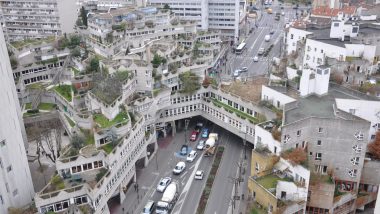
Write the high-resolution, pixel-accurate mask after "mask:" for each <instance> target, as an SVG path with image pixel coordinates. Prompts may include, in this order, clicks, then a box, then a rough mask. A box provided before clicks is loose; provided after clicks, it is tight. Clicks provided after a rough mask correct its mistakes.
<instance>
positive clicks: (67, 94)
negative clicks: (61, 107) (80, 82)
mask: <svg viewBox="0 0 380 214" xmlns="http://www.w3.org/2000/svg"><path fill="white" fill-rule="evenodd" d="M54 91H56V92H57V93H59V94H60V95H61V96H62V97H64V98H65V99H66V100H67V101H69V102H71V100H72V99H73V97H72V94H71V91H72V87H71V85H59V86H56V87H54Z"/></svg>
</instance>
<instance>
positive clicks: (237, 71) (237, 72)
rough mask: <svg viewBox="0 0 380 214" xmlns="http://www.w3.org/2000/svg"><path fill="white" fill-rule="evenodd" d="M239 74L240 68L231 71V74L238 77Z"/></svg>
mask: <svg viewBox="0 0 380 214" xmlns="http://www.w3.org/2000/svg"><path fill="white" fill-rule="evenodd" d="M239 75H240V70H239V69H237V70H235V71H234V73H233V76H234V77H238V76H239Z"/></svg>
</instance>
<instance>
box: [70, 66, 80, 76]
mask: <svg viewBox="0 0 380 214" xmlns="http://www.w3.org/2000/svg"><path fill="white" fill-rule="evenodd" d="M71 70H72V71H73V72H74V76H77V75H78V74H79V73H80V70H79V69H77V68H76V67H71Z"/></svg>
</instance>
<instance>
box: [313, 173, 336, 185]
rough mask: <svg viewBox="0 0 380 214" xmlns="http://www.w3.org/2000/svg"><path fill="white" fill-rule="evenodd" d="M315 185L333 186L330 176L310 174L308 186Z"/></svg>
mask: <svg viewBox="0 0 380 214" xmlns="http://www.w3.org/2000/svg"><path fill="white" fill-rule="evenodd" d="M317 183H326V184H334V180H333V178H332V177H331V176H330V175H322V174H317V173H314V172H311V173H310V184H311V185H315V184H317Z"/></svg>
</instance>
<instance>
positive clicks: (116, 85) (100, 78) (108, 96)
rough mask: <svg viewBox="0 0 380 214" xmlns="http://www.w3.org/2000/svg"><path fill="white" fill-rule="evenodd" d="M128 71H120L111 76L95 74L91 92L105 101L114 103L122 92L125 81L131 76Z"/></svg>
mask: <svg viewBox="0 0 380 214" xmlns="http://www.w3.org/2000/svg"><path fill="white" fill-rule="evenodd" d="M130 77H131V76H130V74H129V72H128V71H118V72H116V73H114V74H113V75H110V76H104V75H95V76H94V78H93V80H94V83H95V87H94V88H93V89H92V90H91V92H92V93H93V94H94V95H95V96H96V97H97V98H99V99H101V100H102V101H103V102H105V103H107V104H112V103H113V102H114V101H115V100H116V99H117V98H118V97H119V96H121V94H122V86H123V83H124V82H125V81H126V80H127V79H128V78H130Z"/></svg>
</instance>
